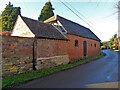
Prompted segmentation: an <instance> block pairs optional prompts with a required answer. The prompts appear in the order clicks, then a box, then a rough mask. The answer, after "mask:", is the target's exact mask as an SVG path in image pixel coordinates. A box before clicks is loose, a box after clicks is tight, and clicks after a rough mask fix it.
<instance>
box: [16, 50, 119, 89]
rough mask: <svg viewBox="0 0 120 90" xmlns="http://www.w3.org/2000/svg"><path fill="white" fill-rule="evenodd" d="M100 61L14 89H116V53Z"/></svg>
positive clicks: (108, 52) (110, 53)
mask: <svg viewBox="0 0 120 90" xmlns="http://www.w3.org/2000/svg"><path fill="white" fill-rule="evenodd" d="M103 52H105V53H106V54H107V55H106V56H105V57H103V58H101V59H98V60H95V61H92V62H90V63H87V64H84V65H80V66H77V67H75V68H72V69H69V70H65V71H60V72H57V73H55V74H53V75H50V76H46V77H43V78H39V79H36V80H32V81H29V82H26V83H24V84H20V85H17V86H15V88H118V86H119V85H118V52H114V51H110V50H104V51H103Z"/></svg>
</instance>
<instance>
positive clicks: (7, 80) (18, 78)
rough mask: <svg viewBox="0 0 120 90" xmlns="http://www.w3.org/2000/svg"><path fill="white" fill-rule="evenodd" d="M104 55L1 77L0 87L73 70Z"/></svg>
mask: <svg viewBox="0 0 120 90" xmlns="http://www.w3.org/2000/svg"><path fill="white" fill-rule="evenodd" d="M105 55H106V54H105V53H103V52H101V54H100V55H98V56H94V57H88V58H84V59H78V60H73V61H70V62H69V64H65V65H60V66H56V67H53V68H46V69H45V68H44V69H41V70H35V71H30V72H27V73H23V74H16V75H11V76H8V77H3V79H2V87H3V88H5V87H9V86H12V85H16V84H19V83H22V82H25V81H28V80H32V79H37V78H40V77H43V76H47V75H50V74H53V73H55V72H58V71H61V70H65V69H69V68H73V67H75V66H78V65H81V64H85V63H88V62H90V61H93V60H96V59H99V58H101V57H103V56H105Z"/></svg>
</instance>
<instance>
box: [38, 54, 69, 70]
mask: <svg viewBox="0 0 120 90" xmlns="http://www.w3.org/2000/svg"><path fill="white" fill-rule="evenodd" d="M68 62H69V57H68V55H61V56H53V57H45V58H38V59H37V64H36V68H37V69H41V68H50V67H55V66H58V65H62V64H68Z"/></svg>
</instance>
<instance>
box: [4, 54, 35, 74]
mask: <svg viewBox="0 0 120 90" xmlns="http://www.w3.org/2000/svg"><path fill="white" fill-rule="evenodd" d="M32 58H33V57H32V55H29V56H27V55H19V56H12V57H9V58H3V59H2V75H3V76H8V75H12V74H18V73H25V72H28V71H30V70H32V65H33V64H32Z"/></svg>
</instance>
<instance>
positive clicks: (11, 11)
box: [2, 2, 21, 31]
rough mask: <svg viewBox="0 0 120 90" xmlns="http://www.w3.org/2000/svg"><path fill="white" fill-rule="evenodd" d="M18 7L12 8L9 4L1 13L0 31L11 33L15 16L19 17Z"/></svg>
mask: <svg viewBox="0 0 120 90" xmlns="http://www.w3.org/2000/svg"><path fill="white" fill-rule="evenodd" d="M20 13H21V12H20V7H13V5H12V4H11V3H10V2H9V4H8V5H6V8H5V10H4V11H3V12H2V30H3V31H12V29H13V26H14V24H15V22H16V19H17V16H18V15H20Z"/></svg>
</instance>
